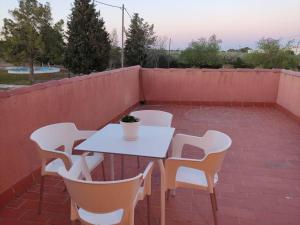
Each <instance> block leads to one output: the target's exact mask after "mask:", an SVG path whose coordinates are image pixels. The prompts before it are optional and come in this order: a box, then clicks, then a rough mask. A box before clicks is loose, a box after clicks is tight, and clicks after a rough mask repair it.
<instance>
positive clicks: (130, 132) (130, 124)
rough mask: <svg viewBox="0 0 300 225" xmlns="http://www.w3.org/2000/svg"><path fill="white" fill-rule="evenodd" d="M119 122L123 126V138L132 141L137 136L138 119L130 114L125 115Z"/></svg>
mask: <svg viewBox="0 0 300 225" xmlns="http://www.w3.org/2000/svg"><path fill="white" fill-rule="evenodd" d="M120 124H121V125H122V127H123V134H124V138H125V139H126V140H128V141H134V140H136V139H137V137H138V130H139V124H140V119H139V118H136V117H134V116H131V115H125V116H124V117H123V118H122V119H121V121H120Z"/></svg>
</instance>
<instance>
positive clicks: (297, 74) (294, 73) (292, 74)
mask: <svg viewBox="0 0 300 225" xmlns="http://www.w3.org/2000/svg"><path fill="white" fill-rule="evenodd" d="M281 73H283V74H284V75H290V76H296V77H300V72H298V71H293V70H284V69H282V70H281Z"/></svg>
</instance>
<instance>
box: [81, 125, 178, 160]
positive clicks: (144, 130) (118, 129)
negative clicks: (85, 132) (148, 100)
mask: <svg viewBox="0 0 300 225" xmlns="http://www.w3.org/2000/svg"><path fill="white" fill-rule="evenodd" d="M174 131H175V128H173V127H157V126H140V127H139V135H138V138H137V140H134V141H127V140H125V139H124V138H123V130H122V126H121V125H120V124H108V125H107V126H105V127H104V128H102V129H101V130H99V131H97V132H96V133H95V134H93V135H92V136H91V137H89V138H88V139H86V140H85V141H84V142H82V143H81V144H79V145H78V146H76V147H75V149H76V150H82V151H91V152H102V153H112V154H122V155H135V156H144V157H151V158H152V157H153V158H165V157H166V154H167V151H168V148H169V145H170V143H171V140H172V137H173V134H174Z"/></svg>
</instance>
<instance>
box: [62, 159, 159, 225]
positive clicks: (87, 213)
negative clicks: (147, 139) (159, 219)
mask: <svg viewBox="0 0 300 225" xmlns="http://www.w3.org/2000/svg"><path fill="white" fill-rule="evenodd" d="M152 170H153V162H150V163H149V165H148V166H147V168H146V170H145V171H144V173H143V174H139V175H138V176H136V177H133V178H130V179H125V180H120V181H107V182H95V181H92V180H91V176H90V174H89V171H88V169H87V163H86V160H85V157H82V159H81V161H79V162H76V164H74V165H73V166H72V167H71V169H70V170H69V171H66V169H65V168H64V167H61V168H60V169H59V174H60V175H61V176H62V177H63V179H64V182H65V184H66V187H67V189H68V192H69V193H70V196H71V202H72V203H71V204H72V205H71V220H72V222H74V221H75V220H76V219H79V220H80V221H81V222H82V223H83V224H89V225H90V224H97V225H98V224H101V225H110V224H130V225H133V224H134V208H135V205H136V203H137V202H138V201H139V200H143V199H144V197H145V196H147V199H149V195H151V175H152ZM78 178H84V179H85V181H83V180H79V179H78ZM147 203H148V204H147V205H148V224H149V223H150V214H149V213H150V211H149V209H150V208H149V200H148V201H147Z"/></svg>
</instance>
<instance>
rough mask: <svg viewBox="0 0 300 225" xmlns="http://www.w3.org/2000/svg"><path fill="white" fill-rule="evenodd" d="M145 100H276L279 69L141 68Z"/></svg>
mask: <svg viewBox="0 0 300 225" xmlns="http://www.w3.org/2000/svg"><path fill="white" fill-rule="evenodd" d="M142 75H143V76H142V80H143V92H144V98H145V100H146V101H153V102H155V101H158V102H187V101H189V102H257V103H261V102H264V103H275V102H276V98H277V88H278V83H279V77H280V70H252V69H237V70H234V69H219V70H215V69H169V70H168V69H144V68H143V69H142Z"/></svg>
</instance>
